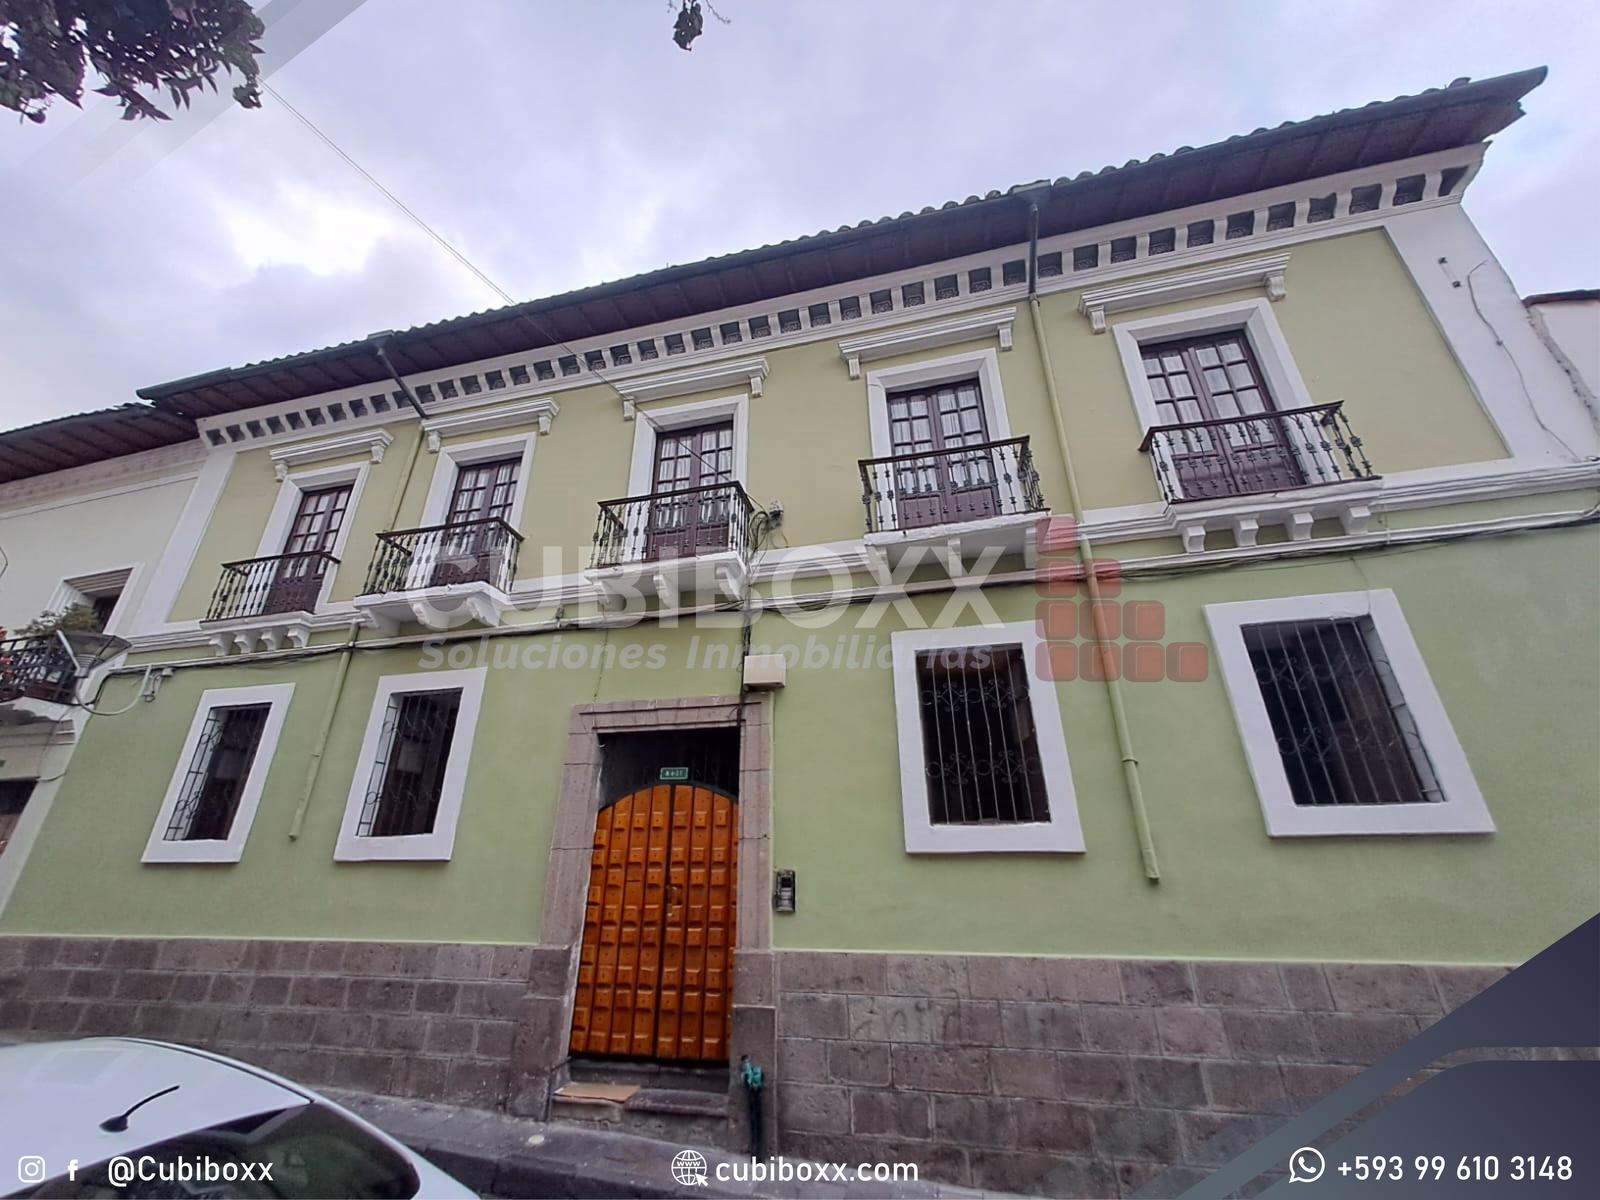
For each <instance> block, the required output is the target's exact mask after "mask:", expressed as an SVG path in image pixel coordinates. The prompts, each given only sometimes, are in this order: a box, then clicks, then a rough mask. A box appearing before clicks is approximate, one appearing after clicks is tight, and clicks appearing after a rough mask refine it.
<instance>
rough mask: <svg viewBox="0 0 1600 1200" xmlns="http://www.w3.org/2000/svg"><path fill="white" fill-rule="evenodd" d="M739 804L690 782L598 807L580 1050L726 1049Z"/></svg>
mask: <svg viewBox="0 0 1600 1200" xmlns="http://www.w3.org/2000/svg"><path fill="white" fill-rule="evenodd" d="M738 812H739V808H738V804H737V803H736V802H735V801H734V800H733V799H732V797H730V796H727V795H724V794H723V793H721V792H718V791H714V790H713V789H711V788H708V787H705V786H702V785H699V784H690V783H679V784H668V783H662V784H656V785H655V786H653V787H647V788H643V789H641V790H640V791H637V792H634V793H633V794H632V795H629V796H624V797H623V798H622V799H620V800H618V801H617V802H616V803H614V804H611V805H608V806H607V807H605V808H602V809H601V810H600V815H599V817H598V819H597V820H596V822H595V830H594V858H593V859H592V865H591V866H590V868H589V903H588V911H587V916H586V918H585V920H584V926H583V949H582V953H581V955H580V957H579V961H578V990H577V996H576V1002H575V1003H574V1005H573V1014H572V1053H574V1054H614V1055H615V1054H621V1055H628V1056H630V1057H635V1058H657V1059H689V1060H694V1061H725V1060H726V1059H727V1056H728V1026H729V1021H730V1020H731V1016H732V1011H731V1010H732V1004H731V1000H732V992H733V986H732V985H733V973H732V972H733V941H734V909H735V904H734V890H735V880H736V879H737V878H738V871H737V867H738V862H737V858H738V853H739V832H738Z"/></svg>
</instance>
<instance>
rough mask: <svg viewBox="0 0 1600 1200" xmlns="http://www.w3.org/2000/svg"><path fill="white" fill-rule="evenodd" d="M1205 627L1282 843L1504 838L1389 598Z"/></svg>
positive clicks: (1349, 598) (1294, 600)
mask: <svg viewBox="0 0 1600 1200" xmlns="http://www.w3.org/2000/svg"><path fill="white" fill-rule="evenodd" d="M1206 617H1207V620H1208V621H1209V622H1210V624H1211V630H1212V635H1213V637H1214V638H1215V639H1216V643H1217V662H1218V664H1219V665H1220V666H1221V668H1222V673H1223V681H1224V683H1225V684H1226V685H1227V688H1228V694H1229V697H1230V698H1231V700H1232V702H1233V708H1234V713H1235V715H1236V717H1237V719H1238V722H1239V729H1240V733H1241V735H1242V737H1243V740H1244V748H1245V754H1246V757H1247V758H1248V760H1249V763H1250V770H1251V773H1252V775H1253V776H1254V778H1255V784H1256V791H1257V793H1258V795H1259V797H1260V800H1261V806H1262V810H1263V812H1264V813H1265V815H1266V821H1267V831H1268V833H1270V834H1271V835H1272V836H1274V837H1294V836H1307V835H1317V834H1330V835H1338V834H1362V833H1367V834H1384V833H1491V832H1493V830H1494V822H1493V821H1492V820H1491V819H1490V817H1489V812H1488V809H1487V807H1486V806H1485V805H1484V802H1483V796H1482V793H1481V792H1480V791H1479V790H1478V786H1477V782H1476V781H1475V779H1474V778H1473V775H1472V770H1471V768H1470V766H1469V765H1468V763H1467V759H1466V755H1465V753H1464V752H1463V751H1462V748H1461V743H1460V742H1459V740H1458V739H1457V738H1456V735H1455V731H1454V729H1453V728H1452V727H1451V725H1450V721H1449V718H1448V716H1447V715H1446V713H1445V709H1444V705H1443V703H1442V701H1441V700H1440V698H1439V694H1438V692H1437V690H1436V689H1435V688H1434V685H1433V680H1432V678H1431V677H1430V676H1429V674H1428V669H1427V666H1426V665H1425V664H1424V663H1423V660H1422V655H1421V652H1420V651H1419V650H1418V648H1417V644H1416V641H1415V639H1414V638H1413V637H1412V635H1411V630H1410V627H1409V626H1408V625H1407V624H1406V621H1405V617H1404V616H1403V615H1402V613H1401V611H1400V604H1399V601H1398V600H1397V599H1396V598H1395V594H1394V593H1393V592H1392V591H1387V590H1376V591H1369V592H1339V593H1333V594H1325V595H1316V596H1286V597H1281V598H1277V599H1271V600H1250V601H1244V602H1240V603H1233V604H1213V605H1209V606H1207V608H1206Z"/></svg>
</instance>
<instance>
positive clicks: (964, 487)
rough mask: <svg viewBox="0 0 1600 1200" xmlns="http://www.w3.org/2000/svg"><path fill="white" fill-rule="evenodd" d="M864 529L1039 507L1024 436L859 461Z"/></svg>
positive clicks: (1036, 479) (945, 522) (976, 517)
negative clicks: (865, 511)
mask: <svg viewBox="0 0 1600 1200" xmlns="http://www.w3.org/2000/svg"><path fill="white" fill-rule="evenodd" d="M861 502H862V503H863V504H864V505H866V509H867V532H868V533H882V532H884V531H886V530H896V529H922V528H926V527H927V526H929V525H955V524H960V523H963V522H966V521H981V520H983V519H985V518H986V517H1002V516H1016V515H1018V514H1020V513H1030V512H1040V511H1042V510H1043V509H1044V506H1045V505H1044V494H1043V492H1042V491H1041V490H1040V488H1039V472H1038V471H1037V470H1035V469H1034V465H1033V451H1032V450H1031V449H1030V448H1029V446H1028V439H1027V438H1025V437H1020V438H1010V439H1008V440H1006V441H1003V442H982V443H979V444H978V445H975V446H959V447H955V448H952V449H948V450H935V451H930V452H928V453H925V454H896V455H892V456H891V457H889V458H867V459H862V460H861Z"/></svg>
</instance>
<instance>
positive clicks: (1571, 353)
mask: <svg viewBox="0 0 1600 1200" xmlns="http://www.w3.org/2000/svg"><path fill="white" fill-rule="evenodd" d="M1522 303H1523V304H1524V305H1525V306H1526V307H1527V309H1528V312H1529V314H1530V315H1531V316H1532V318H1533V324H1534V328H1536V329H1537V330H1538V331H1539V335H1540V336H1541V337H1543V338H1544V340H1545V343H1546V345H1548V346H1549V347H1550V352H1551V353H1552V354H1554V355H1555V356H1556V361H1557V362H1559V363H1560V364H1561V366H1562V368H1563V369H1564V370H1565V371H1566V372H1567V374H1568V375H1570V376H1571V377H1572V381H1573V386H1574V387H1575V388H1576V389H1577V392H1578V395H1579V396H1581V397H1582V398H1583V401H1584V403H1585V404H1586V405H1588V407H1589V411H1590V412H1591V413H1593V414H1594V415H1595V417H1596V419H1597V420H1600V403H1597V402H1596V399H1595V397H1596V396H1597V395H1600V290H1597V289H1594V288H1588V289H1585V290H1580V291H1574V292H1546V293H1544V294H1543V295H1539V296H1529V297H1527V298H1526V299H1524V300H1523V302H1522Z"/></svg>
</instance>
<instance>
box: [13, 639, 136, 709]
mask: <svg viewBox="0 0 1600 1200" xmlns="http://www.w3.org/2000/svg"><path fill="white" fill-rule="evenodd" d="M127 648H128V643H127V642H125V641H123V640H122V639H121V638H116V637H110V636H108V635H106V634H101V633H82V632H73V633H66V634H61V633H49V634H42V635H40V636H37V637H17V638H5V639H3V640H0V725H22V724H28V723H30V722H33V721H61V720H63V719H65V718H66V717H67V716H68V715H69V714H70V713H71V711H72V707H73V706H74V705H75V704H76V703H77V694H78V684H79V680H80V679H81V678H82V677H84V676H85V675H87V674H88V673H89V672H91V671H93V670H95V669H96V668H97V667H99V666H101V665H102V664H103V663H104V662H105V661H106V660H108V659H110V658H113V657H115V656H116V655H118V654H120V653H122V651H124V650H126V649H127Z"/></svg>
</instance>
